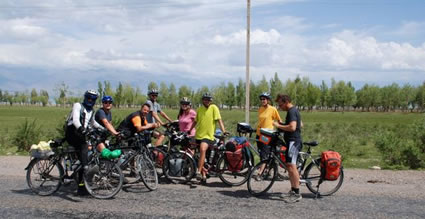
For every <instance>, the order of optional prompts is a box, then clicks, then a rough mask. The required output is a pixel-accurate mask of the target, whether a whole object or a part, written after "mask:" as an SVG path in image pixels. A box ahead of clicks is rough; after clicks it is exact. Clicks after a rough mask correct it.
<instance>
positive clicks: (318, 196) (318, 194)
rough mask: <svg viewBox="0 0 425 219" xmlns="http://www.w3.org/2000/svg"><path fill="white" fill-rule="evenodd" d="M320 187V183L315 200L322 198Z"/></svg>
mask: <svg viewBox="0 0 425 219" xmlns="http://www.w3.org/2000/svg"><path fill="white" fill-rule="evenodd" d="M319 188H320V184H319V185H317V192H316V196H315V197H314V199H315V200H317V199H318V198H322V196H321V195H320V192H319Z"/></svg>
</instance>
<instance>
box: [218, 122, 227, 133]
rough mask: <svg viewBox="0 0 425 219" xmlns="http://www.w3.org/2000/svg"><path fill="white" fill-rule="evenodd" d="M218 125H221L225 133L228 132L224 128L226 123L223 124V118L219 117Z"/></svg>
mask: <svg viewBox="0 0 425 219" xmlns="http://www.w3.org/2000/svg"><path fill="white" fill-rule="evenodd" d="M218 125H219V126H220V129H221V131H222V132H223V133H225V132H226V129H225V128H224V124H223V120H221V119H219V120H218Z"/></svg>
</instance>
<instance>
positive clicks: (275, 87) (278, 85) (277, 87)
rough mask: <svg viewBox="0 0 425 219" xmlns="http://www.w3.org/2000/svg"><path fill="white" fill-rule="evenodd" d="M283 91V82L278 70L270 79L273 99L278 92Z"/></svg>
mask: <svg viewBox="0 0 425 219" xmlns="http://www.w3.org/2000/svg"><path fill="white" fill-rule="evenodd" d="M282 92H283V84H282V81H281V80H280V79H279V76H278V75H277V72H275V73H274V77H273V78H272V79H271V80H270V95H271V96H272V99H275V98H276V97H277V95H278V94H280V93H282Z"/></svg>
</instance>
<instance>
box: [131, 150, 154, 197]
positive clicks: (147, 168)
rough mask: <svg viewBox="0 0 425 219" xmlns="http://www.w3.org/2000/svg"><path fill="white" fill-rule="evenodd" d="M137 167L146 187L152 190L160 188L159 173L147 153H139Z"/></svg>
mask: <svg viewBox="0 0 425 219" xmlns="http://www.w3.org/2000/svg"><path fill="white" fill-rule="evenodd" d="M136 168H137V172H138V173H139V175H140V178H141V179H142V182H143V184H144V185H145V186H146V188H148V189H149V190H150V191H153V190H156V189H157V188H158V175H157V173H156V169H155V165H154V164H153V162H152V160H151V159H150V158H149V156H148V155H146V154H139V155H137V156H136Z"/></svg>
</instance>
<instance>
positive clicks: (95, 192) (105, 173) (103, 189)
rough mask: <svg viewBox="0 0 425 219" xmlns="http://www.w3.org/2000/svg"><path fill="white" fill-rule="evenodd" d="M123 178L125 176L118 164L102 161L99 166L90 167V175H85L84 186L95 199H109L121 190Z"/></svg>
mask: <svg viewBox="0 0 425 219" xmlns="http://www.w3.org/2000/svg"><path fill="white" fill-rule="evenodd" d="M123 178H124V174H123V173H122V170H121V168H120V167H119V166H118V164H116V163H114V162H112V161H110V160H103V159H101V160H99V163H98V164H94V163H93V164H92V165H90V166H89V171H88V173H87V174H85V175H84V184H85V185H86V189H87V191H88V192H89V193H90V195H92V196H93V197H95V198H98V199H108V198H112V197H114V196H115V195H116V194H117V193H118V192H119V191H120V190H121V188H122V185H123Z"/></svg>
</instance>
